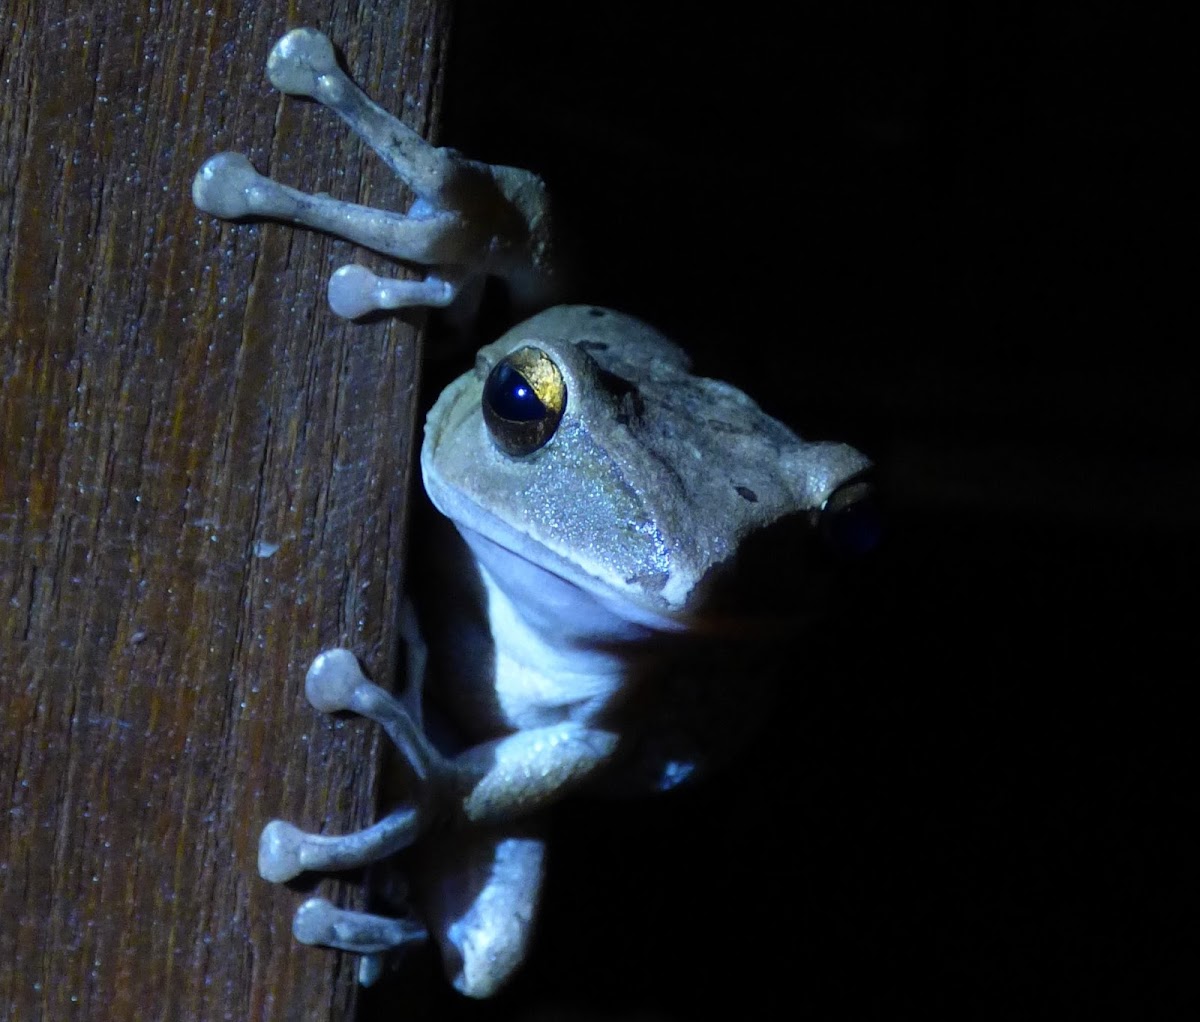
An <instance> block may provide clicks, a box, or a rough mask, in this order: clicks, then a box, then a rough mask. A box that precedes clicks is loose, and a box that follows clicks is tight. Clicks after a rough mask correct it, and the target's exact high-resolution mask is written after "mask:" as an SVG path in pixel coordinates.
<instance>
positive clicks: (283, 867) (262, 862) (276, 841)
mask: <svg viewBox="0 0 1200 1022" xmlns="http://www.w3.org/2000/svg"><path fill="white" fill-rule="evenodd" d="M305 837H306V835H305V833H304V831H302V830H300V829H299V828H298V827H293V826H292V825H291V824H290V823H288V822H287V821H285V820H272V821H271V822H270V823H268V824H267V825H266V826H265V827H263V832H262V836H261V837H260V838H259V839H258V875H259V876H260V877H262V878H263V879H264V880H269V881H270V882H271V883H273V884H282V883H285V882H286V881H288V880H291V879H292V878H293V877H297V876H299V875H300V874H301V873H303V872H304V866H303V864H302V863H301V861H300V850H301V847H302V846H303V843H304V838H305Z"/></svg>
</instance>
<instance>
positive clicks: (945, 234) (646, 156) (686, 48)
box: [363, 3, 1198, 1020]
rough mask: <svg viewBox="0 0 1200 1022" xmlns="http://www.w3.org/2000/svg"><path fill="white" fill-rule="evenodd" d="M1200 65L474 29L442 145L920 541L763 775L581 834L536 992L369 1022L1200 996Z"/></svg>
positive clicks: (604, 26)
mask: <svg viewBox="0 0 1200 1022" xmlns="http://www.w3.org/2000/svg"><path fill="white" fill-rule="evenodd" d="M1187 38H1189V37H1188V36H1187V35H1186V33H1185V32H1184V31H1183V27H1182V25H1177V24H1174V23H1172V22H1171V21H1170V20H1169V19H1167V18H1165V17H1159V16H1156V15H1154V14H1152V13H1151V12H1150V11H1149V10H1147V9H1142V8H1135V7H1134V6H1133V5H1125V8H1124V9H1121V8H1118V7H1117V6H1115V5H1113V6H1112V7H1111V8H1110V7H1105V6H1103V5H1097V4H1084V3H1079V4H1075V5H1070V6H1066V5H1059V4H1039V3H1007V4H1001V3H976V4H944V5H943V4H883V3H842V4H835V5H778V13H770V14H768V13H764V11H763V10H762V9H761V5H752V4H745V5H726V8H725V9H718V10H717V11H716V12H715V13H704V12H703V11H702V10H701V8H699V7H698V6H693V5H651V4H644V5H625V4H603V5H574V4H558V5H548V4H547V5H535V4H524V3H521V4H513V3H503V4H483V3H463V4H460V5H459V7H458V13H457V18H456V23H455V35H454V37H453V52H452V58H451V64H452V66H451V68H450V71H449V78H448V80H449V92H448V95H447V107H446V113H447V116H446V120H445V131H444V135H443V139H442V141H443V142H444V143H447V144H451V145H454V146H455V147H457V148H460V149H462V150H463V151H465V152H467V153H469V154H470V155H472V156H474V157H477V158H480V159H486V160H488V161H490V162H498V163H509V164H515V165H519V166H526V167H531V168H534V169H537V170H538V171H539V172H541V173H543V174H544V175H545V177H546V178H547V179H548V181H549V183H550V187H551V189H552V192H553V193H554V194H555V195H556V197H557V198H558V201H559V211H560V213H561V214H562V215H563V219H564V220H566V221H568V222H569V223H570V224H571V231H572V234H573V236H574V237H576V238H578V239H581V246H580V251H579V253H578V277H577V279H578V280H579V281H580V288H579V292H578V293H579V296H580V297H581V299H582V300H585V301H589V302H594V303H597V304H605V305H610V306H614V307H617V308H620V309H622V310H624V311H628V312H633V313H636V314H639V315H641V316H643V317H644V318H646V319H648V320H650V321H651V322H653V323H655V324H656V325H658V326H659V327H660V328H662V329H663V330H664V331H666V332H667V333H668V334H670V335H672V336H674V337H676V338H677V339H679V340H680V341H681V342H682V343H683V344H684V345H685V346H687V347H689V349H690V350H692V351H693V353H694V355H695V357H696V359H697V363H698V366H699V368H700V370H702V371H703V372H705V373H706V374H708V375H714V376H720V377H724V378H726V379H730V380H731V381H733V382H735V383H737V384H738V385H740V386H742V387H743V388H744V389H746V390H748V391H749V392H750V393H752V394H753V395H754V396H755V397H756V398H758V399H759V400H760V402H761V403H762V404H763V405H764V406H765V407H766V408H767V409H768V410H769V411H771V412H772V413H773V414H775V415H777V416H778V417H779V418H781V419H783V420H785V421H786V422H788V423H789V424H790V425H792V426H793V427H795V428H796V429H798V430H799V431H801V432H802V433H804V434H805V435H806V436H814V437H830V438H837V439H844V440H849V441H852V442H854V443H855V444H857V445H858V446H860V447H861V448H863V449H864V450H866V451H868V452H870V453H871V454H872V456H873V457H874V458H876V460H877V461H878V463H879V466H880V477H881V479H882V481H883V483H884V485H885V488H886V491H887V493H888V495H889V500H890V505H891V525H890V531H889V534H888V538H887V540H886V542H885V544H884V546H883V548H882V549H881V550H880V551H879V553H878V554H877V555H876V557H875V558H874V559H873V560H872V561H871V562H870V563H869V564H868V565H866V567H865V569H864V572H863V575H862V577H861V578H860V579H859V585H858V587H857V589H856V590H855V593H854V596H853V600H852V602H851V604H850V606H848V607H846V608H845V609H844V611H842V612H839V614H838V615H837V616H836V617H835V618H834V619H832V620H830V621H828V622H826V623H825V624H824V625H823V626H822V627H821V628H820V629H819V630H818V631H817V633H816V634H814V635H813V636H812V637H811V640H810V641H809V642H808V643H807V645H806V647H805V652H804V655H803V656H802V658H801V659H800V660H799V661H798V662H797V663H795V664H794V665H792V666H791V667H790V668H789V684H788V688H787V691H786V693H785V696H784V702H783V705H782V707H781V708H780V710H779V712H777V713H776V714H775V715H774V716H773V719H772V723H771V726H770V727H769V729H768V731H767V732H766V733H765V734H764V735H763V736H762V739H761V742H760V743H759V744H758V745H757V746H756V748H755V749H753V750H752V751H751V752H750V754H749V755H747V756H746V757H745V758H744V759H743V760H742V761H741V762H740V764H739V765H738V767H737V768H736V769H733V770H731V771H729V772H727V773H726V774H724V775H722V776H721V777H719V778H718V779H716V780H714V781H713V782H712V783H710V784H708V785H706V786H704V787H702V788H698V789H697V790H695V791H689V792H686V793H680V794H677V795H675V796H671V797H666V798H659V799H651V800H645V801H641V802H629V803H605V802H591V801H584V800H578V801H574V802H571V803H569V804H567V805H564V806H563V807H562V808H561V811H559V812H558V813H557V817H556V842H555V845H554V847H553V853H552V854H553V859H552V874H551V877H550V881H549V885H548V889H547V894H546V904H545V911H544V915H543V919H542V927H541V931H540V939H539V941H538V943H537V945H536V947H535V951H534V954H533V955H532V957H531V960H530V961H529V962H528V964H527V967H526V968H525V970H524V971H523V972H522V973H521V974H520V976H519V977H518V979H517V980H516V981H515V982H514V983H513V985H512V987H511V988H510V989H509V990H507V991H506V992H505V993H504V994H503V995H501V996H500V997H499V998H497V999H496V1000H494V1001H492V1002H490V1003H488V1004H484V1005H475V1004H471V1003H469V1002H466V1001H463V1000H461V999H458V998H455V997H454V996H453V995H452V994H449V993H444V992H442V988H441V987H440V986H439V985H438V984H439V983H440V982H441V981H440V977H434V978H433V979H428V980H423V979H421V978H420V977H421V976H422V975H429V976H432V968H433V967H432V964H431V963H425V964H428V965H430V968H429V969H422V968H421V967H420V963H419V962H414V963H413V964H412V967H411V968H410V969H408V970H406V972H405V973H404V975H403V977H402V982H401V983H400V984H397V985H389V986H387V987H385V988H384V989H382V990H380V991H378V992H376V993H373V994H371V995H369V996H368V998H367V1001H366V1004H365V1008H364V1013H363V1014H364V1017H371V1018H374V1017H392V1016H394V1017H400V1016H401V1014H403V1015H405V1016H406V1017H410V1016H409V1015H408V1012H409V1011H410V1010H412V1009H414V1008H415V1007H416V1005H415V1004H414V999H415V1000H416V1001H421V1000H423V999H425V998H431V999H432V1005H431V1007H430V1010H431V1013H432V1014H433V1015H434V1016H436V1017H456V1018H457V1017H464V1018H468V1017H469V1018H475V1017H478V1018H512V1017H521V1018H559V1017H562V1018H586V1019H610V1018H612V1019H617V1018H623V1019H629V1018H637V1019H663V1020H667V1019H671V1020H674V1019H690V1018H696V1017H707V1016H710V1015H712V1014H714V1013H716V1012H724V1011H726V1010H729V1008H730V1007H734V1008H735V1009H736V1010H737V1011H738V1012H739V1013H745V1014H747V1015H748V1016H749V1017H754V1016H767V1017H773V1016H774V1015H776V1014H777V1013H778V1014H783V1013H786V1014H788V1015H793V1016H801V1017H815V1018H869V1017H888V1018H896V1017H908V1016H917V1015H920V1016H928V1015H930V1014H943V1013H944V1014H947V1015H952V1016H954V1017H962V1018H976V1017H1028V1016H1030V1015H1043V1014H1052V1015H1055V1016H1056V1017H1075V1016H1077V1015H1079V1016H1081V1015H1085V1014H1091V1013H1093V1012H1097V1011H1105V1012H1106V1013H1111V1012H1112V1011H1114V1010H1119V1009H1122V1008H1123V1009H1126V1010H1128V1011H1136V1012H1137V1014H1138V1015H1139V1016H1140V1017H1165V1015H1164V1013H1165V1012H1167V1011H1168V1010H1169V1008H1170V1007H1171V1006H1172V1005H1174V1004H1177V1003H1178V1002H1176V1001H1175V995H1176V994H1177V993H1178V992H1179V991H1180V990H1181V989H1182V984H1183V981H1184V979H1185V977H1187V976H1188V975H1189V974H1190V973H1192V972H1193V971H1194V959H1193V957H1192V954H1191V951H1190V950H1189V949H1188V948H1187V946H1186V945H1185V944H1184V943H1183V933H1182V930H1183V925H1184V922H1185V918H1188V919H1191V920H1192V923H1193V925H1194V919H1195V916H1194V908H1195V902H1194V899H1193V895H1194V881H1193V876H1194V872H1195V870H1194V865H1195V857H1194V856H1191V855H1186V856H1185V852H1184V843H1183V842H1184V831H1185V826H1186V825H1187V824H1188V822H1189V821H1191V820H1194V817H1195V797H1194V791H1195V785H1194V782H1193V781H1192V780H1190V779H1189V776H1188V774H1187V773H1185V770H1184V766H1185V754H1186V753H1187V752H1190V749H1188V748H1186V745H1185V743H1187V744H1190V743H1191V742H1193V740H1194V739H1193V736H1194V734H1195V730H1196V728H1195V721H1196V717H1195V713H1194V710H1188V709H1187V706H1188V705H1189V704H1188V703H1187V695H1188V694H1189V692H1190V690H1191V689H1192V688H1193V686H1194V680H1195V677H1196V667H1195V659H1196V658H1195V642H1194V638H1193V624H1192V622H1193V618H1194V612H1193V609H1192V606H1191V602H1192V601H1191V599H1190V597H1191V592H1192V589H1193V587H1194V579H1195V577H1196V569H1197V566H1198V559H1197V556H1196V551H1195V547H1194V544H1193V542H1192V532H1193V523H1194V520H1195V515H1194V511H1193V506H1194V501H1195V496H1196V491H1197V483H1196V478H1197V477H1196V458H1195V452H1194V447H1193V440H1192V430H1191V427H1192V424H1193V422H1194V417H1195V413H1194V407H1195V393H1196V389H1195V378H1194V376H1193V375H1191V374H1190V372H1189V368H1190V366H1189V363H1190V362H1191V357H1190V349H1191V348H1192V347H1194V344H1195V339H1194V334H1195V316H1194V313H1193V311H1192V295H1193V293H1194V288H1195V259H1194V256H1193V254H1192V252H1193V250H1194V246H1195V232H1194V225H1193V226H1189V224H1190V218H1189V219H1188V220H1187V221H1186V222H1185V212H1186V211H1185V208H1184V205H1183V197H1184V195H1185V194H1186V193H1187V192H1190V191H1192V190H1193V188H1194V178H1192V177H1190V176H1189V180H1188V182H1186V183H1185V173H1188V172H1187V171H1186V169H1185V164H1184V153H1185V152H1186V151H1187V150H1188V149H1189V148H1190V146H1191V144H1193V143H1194V138H1193V137H1192V136H1193V135H1194V130H1193V124H1194V122H1195V115H1194V112H1193V105H1192V104H1190V103H1185V100H1184V89H1183V81H1184V67H1185V66H1189V65H1190V64H1191V63H1192V55H1191V52H1190V50H1189V49H1185V43H1184V40H1185V39H1187ZM1184 316H1186V319H1184ZM794 581H796V580H793V579H790V578H788V577H787V574H786V569H785V568H783V567H781V572H780V578H779V584H780V585H781V586H786V585H789V584H791V583H792V582H794ZM730 683H731V684H737V683H738V679H736V678H731V679H730ZM1187 758H1188V759H1190V757H1187ZM1188 829H1189V830H1190V827H1189V828H1188Z"/></svg>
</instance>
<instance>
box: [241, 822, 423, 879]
mask: <svg viewBox="0 0 1200 1022" xmlns="http://www.w3.org/2000/svg"><path fill="white" fill-rule="evenodd" d="M420 833H421V814H420V812H419V811H418V810H416V809H413V808H409V807H404V808H401V809H396V810H394V811H393V812H391V813H389V814H388V815H387V816H385V817H384V818H383V819H382V820H380V821H379V822H378V823H375V824H372V825H371V826H370V827H367V828H366V829H365V830H358V831H355V832H354V833H352V834H341V835H330V834H309V833H307V832H306V831H303V830H300V829H299V828H298V827H294V826H292V825H291V824H290V823H287V822H286V821H284V820H272V821H271V822H270V823H268V824H267V825H266V826H265V827H264V828H263V832H262V837H260V838H259V840H258V872H259V875H260V876H261V877H262V878H263V879H264V880H270V881H271V882H272V883H277V884H278V883H284V882H285V881H288V880H291V879H293V878H295V877H297V876H299V875H300V874H301V873H304V872H307V871H309V870H317V871H321V872H325V871H330V870H339V869H357V868H358V867H359V866H367V865H370V864H371V863H373V862H378V861H379V860H380V859H385V858H387V857H388V856H389V855H393V854H395V853H396V852H398V851H400V849H402V848H407V847H408V846H409V845H411V844H412V843H413V842H414V841H415V840H416V839H417V836H418V835H419V834H420Z"/></svg>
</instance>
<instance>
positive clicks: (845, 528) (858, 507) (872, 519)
mask: <svg viewBox="0 0 1200 1022" xmlns="http://www.w3.org/2000/svg"><path fill="white" fill-rule="evenodd" d="M820 524H821V534H822V536H823V537H824V538H825V542H826V543H828V544H829V546H830V547H831V548H832V549H833V550H835V551H836V552H837V553H838V554H842V555H851V556H856V555H859V554H865V553H868V552H869V551H871V550H873V549H874V548H875V547H876V546H878V545H879V540H880V538H881V536H882V534H883V515H882V513H881V512H880V509H879V500H878V497H877V495H876V493H875V486H874V484H873V483H872V481H871V480H870V479H867V478H863V477H858V478H856V479H852V480H850V481H849V482H848V483H845V484H844V485H842V486H841V487H839V488H838V489H836V490H834V492H833V493H832V494H831V495H830V497H829V499H828V500H827V501H825V506H824V507H823V508H822V509H821V517H820Z"/></svg>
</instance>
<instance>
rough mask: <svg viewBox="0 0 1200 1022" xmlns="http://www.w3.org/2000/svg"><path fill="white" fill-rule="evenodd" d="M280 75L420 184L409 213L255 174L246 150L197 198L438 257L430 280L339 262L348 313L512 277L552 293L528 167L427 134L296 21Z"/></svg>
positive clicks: (223, 161)
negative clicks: (361, 83) (439, 142)
mask: <svg viewBox="0 0 1200 1022" xmlns="http://www.w3.org/2000/svg"><path fill="white" fill-rule="evenodd" d="M267 75H268V77H269V78H270V80H271V83H272V84H273V85H274V86H275V87H276V88H277V89H279V90H280V91H281V92H285V93H288V94H289V95H297V96H308V97H311V98H312V99H315V100H317V101H318V102H320V103H322V104H323V105H325V106H327V107H329V108H330V109H332V110H333V111H335V112H336V113H337V114H338V115H339V116H340V117H341V118H342V119H343V120H344V121H345V122H346V123H347V124H348V125H349V126H350V128H351V130H352V131H354V132H355V133H356V134H358V135H359V136H360V137H361V138H362V139H363V140H364V141H366V142H367V144H368V145H370V146H371V148H372V149H374V150H375V152H376V153H378V154H379V155H380V157H382V158H383V160H384V161H385V162H386V163H387V164H388V165H389V166H390V167H391V168H392V170H393V171H395V173H396V174H397V175H398V176H399V177H400V178H401V179H402V180H403V181H405V182H406V183H407V184H408V185H409V186H410V187H411V188H412V189H413V191H414V192H415V193H416V196H417V199H416V202H414V203H413V205H412V207H411V208H410V209H409V211H408V213H407V214H401V213H396V212H392V211H389V210H380V209H373V208H371V207H368V206H359V205H355V204H354V203H349V202H340V201H338V200H336V199H332V198H330V197H329V196H327V195H309V194H307V193H305V192H300V191H297V190H296V189H294V188H288V187H286V186H285V185H281V184H279V183H277V182H275V181H273V180H271V179H270V178H268V177H264V176H263V175H261V174H259V173H257V172H256V171H255V170H254V168H253V167H252V166H251V164H250V161H249V160H247V159H246V158H245V157H244V156H241V155H239V154H237V153H221V154H219V155H217V156H213V157H212V158H210V159H209V160H208V161H206V162H205V164H204V165H203V166H202V167H201V168H200V170H199V172H198V173H197V174H196V178H195V180H194V182H193V183H192V198H193V201H194V202H195V203H196V205H197V206H198V207H200V209H202V210H204V211H205V212H208V213H212V214H213V215H215V216H219V217H222V218H225V219H240V218H242V217H271V218H276V219H280V220H286V221H289V222H291V223H297V224H302V225H304V226H307V227H314V228H316V229H318V230H323V231H328V232H329V233H331V234H336V235H339V236H341V237H344V238H347V239H349V240H351V241H354V242H357V243H358V244H360V245H364V246H365V247H367V248H371V249H374V250H375V251H377V252H382V253H383V254H385V255H390V256H394V257H396V258H398V259H403V260H407V261H410V262H414V263H418V264H420V265H422V266H429V267H434V268H435V269H434V271H433V272H431V273H429V274H428V275H427V276H426V277H425V278H424V279H423V280H416V281H413V280H391V279H387V278H383V277H378V276H376V275H375V274H373V273H371V272H370V271H368V270H367V269H365V268H364V267H362V266H357V265H353V264H352V265H349V266H343V267H342V268H341V269H339V270H337V271H336V272H335V273H334V275H333V276H332V277H331V278H330V281H329V302H330V305H331V306H332V307H333V309H334V311H335V312H337V313H338V314H339V315H341V316H346V317H356V316H362V315H365V314H366V313H368V312H372V311H374V310H377V309H396V308H401V307H404V306H414V305H419V306H446V305H450V304H451V303H452V302H455V301H456V300H457V299H459V298H460V297H461V296H464V295H465V296H473V295H475V294H477V293H478V287H476V286H475V285H477V284H478V283H479V282H480V281H481V279H482V277H483V276H485V275H487V274H495V275H497V276H500V277H503V278H505V279H506V280H507V281H508V282H509V284H510V286H511V287H512V288H513V291H514V298H515V300H516V301H518V302H519V303H521V304H535V303H539V302H544V301H545V300H546V299H548V298H549V297H550V296H551V292H552V290H553V285H552V283H551V279H552V277H553V272H554V270H553V261H554V260H553V254H552V247H553V246H552V244H551V224H550V216H549V209H548V200H547V196H546V191H545V186H544V185H543V183H542V181H541V179H540V178H539V177H538V176H537V175H535V174H532V173H530V172H529V171H525V170H520V169H517V168H514V167H496V166H491V165H489V164H485V163H479V162H477V161H474V160H468V159H465V158H464V157H462V156H460V155H459V154H458V153H456V152H454V151H453V150H450V149H440V148H437V147H435V146H432V145H430V144H429V143H427V142H426V141H425V140H424V139H422V138H421V137H420V136H419V135H418V134H417V133H416V132H415V131H413V130H412V129H411V128H409V127H408V126H407V125H405V124H404V123H403V122H401V121H400V120H399V119H397V118H396V117H393V116H392V115H391V114H389V113H387V112H386V111H385V110H383V109H382V108H381V107H379V106H378V105H377V104H375V103H373V102H372V101H371V100H370V99H369V98H368V97H367V96H366V95H365V94H364V93H363V92H362V90H361V89H359V88H358V87H357V86H356V85H355V84H354V83H353V82H352V81H350V79H349V78H348V77H347V76H346V74H345V73H344V72H343V71H342V70H341V68H340V67H339V66H338V63H337V58H336V57H335V55H334V51H333V45H332V43H330V41H329V39H328V38H327V37H326V36H324V35H322V34H321V33H320V32H317V31H315V30H313V29H307V28H301V29H296V30H294V31H292V32H289V33H288V34H287V35H285V36H284V37H283V38H282V39H280V40H279V42H277V43H276V44H275V46H274V48H273V49H272V50H271V54H270V57H269V58H268V60H267Z"/></svg>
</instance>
